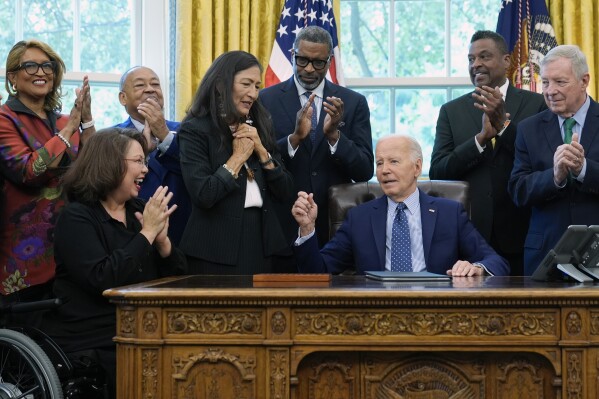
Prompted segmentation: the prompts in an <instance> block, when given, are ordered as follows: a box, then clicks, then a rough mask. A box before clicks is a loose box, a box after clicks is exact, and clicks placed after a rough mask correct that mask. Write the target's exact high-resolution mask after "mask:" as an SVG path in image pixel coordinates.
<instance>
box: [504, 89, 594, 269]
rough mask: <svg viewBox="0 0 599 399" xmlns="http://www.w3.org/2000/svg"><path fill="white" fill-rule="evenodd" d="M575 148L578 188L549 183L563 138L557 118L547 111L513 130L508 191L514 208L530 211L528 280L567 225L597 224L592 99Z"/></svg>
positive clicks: (526, 251)
mask: <svg viewBox="0 0 599 399" xmlns="http://www.w3.org/2000/svg"><path fill="white" fill-rule="evenodd" d="M581 136H582V137H581V141H580V144H582V146H583V148H584V153H585V158H586V162H587V169H586V174H585V178H584V182H583V183H579V182H578V181H577V180H571V181H568V183H567V184H566V187H564V188H561V189H560V188H557V187H556V186H555V184H554V182H553V154H554V153H555V150H556V149H557V147H559V146H560V145H562V144H563V143H564V142H563V139H562V136H561V131H560V127H559V122H558V118H557V115H556V114H554V113H553V112H551V111H550V110H546V111H544V112H542V113H540V114H538V115H535V116H532V117H530V118H528V119H526V120H524V121H522V122H520V124H519V125H518V135H517V138H516V159H515V161H514V170H513V171H512V176H511V178H510V182H509V192H510V195H511V196H512V198H513V200H514V202H515V203H516V204H517V205H519V206H530V207H532V216H531V219H530V229H529V231H528V235H527V236H526V242H525V245H524V268H525V274H527V275H531V274H532V273H533V272H534V270H535V269H536V268H537V266H538V265H539V264H540V263H541V261H542V260H543V257H544V256H545V255H546V254H547V252H548V251H549V250H550V249H551V248H553V246H554V245H555V244H556V243H557V241H558V240H559V238H560V237H561V235H562V234H563V233H564V232H565V231H566V229H567V227H568V226H569V225H571V224H584V225H591V224H599V137H598V136H599V104H597V103H596V102H595V101H593V100H592V99H591V105H590V107H589V110H588V113H587V117H586V120H585V121H584V127H583V130H582V135H581Z"/></svg>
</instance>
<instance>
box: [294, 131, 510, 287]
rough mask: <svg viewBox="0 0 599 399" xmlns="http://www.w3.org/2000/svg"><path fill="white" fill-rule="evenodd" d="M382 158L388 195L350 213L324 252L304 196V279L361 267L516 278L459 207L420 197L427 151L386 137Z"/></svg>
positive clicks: (309, 199)
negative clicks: (423, 162) (419, 183)
mask: <svg viewBox="0 0 599 399" xmlns="http://www.w3.org/2000/svg"><path fill="white" fill-rule="evenodd" d="M375 158H376V177H377V179H378V181H379V183H380V185H381V188H382V190H383V192H384V193H385V195H384V196H382V197H380V198H377V199H375V200H372V201H369V202H366V203H364V204H361V205H359V206H357V207H355V208H352V209H350V210H349V212H348V216H347V218H346V220H345V221H344V222H343V224H342V225H341V227H340V228H339V230H338V231H337V233H336V234H335V236H334V237H333V238H332V239H331V241H329V242H328V243H327V244H326V245H325V246H324V248H322V249H321V250H320V251H319V250H318V246H317V242H316V239H315V237H314V228H315V220H316V217H317V213H318V211H317V209H318V206H317V205H316V203H315V202H314V199H313V196H312V194H307V193H305V192H300V193H299V196H298V199H297V200H296V202H295V204H294V205H293V209H292V214H293V216H294V217H295V220H296V221H297V223H298V224H299V226H300V229H299V238H298V239H297V241H296V242H295V246H294V250H295V254H296V258H297V261H298V266H299V269H300V271H301V272H308V273H341V272H343V271H344V270H346V269H349V268H352V267H354V266H355V268H356V270H357V271H358V273H364V271H367V270H391V271H415V272H417V271H424V270H426V271H429V272H432V273H439V274H445V273H447V274H449V275H452V276H477V275H483V274H485V273H488V274H492V275H496V276H497V275H508V274H509V266H508V264H507V262H506V261H505V259H503V258H502V257H500V256H499V255H497V253H495V251H494V250H493V249H492V248H491V247H490V246H489V245H488V244H487V243H486V241H485V240H484V238H483V237H482V236H481V235H480V233H479V232H478V231H477V230H476V229H475V228H474V226H473V225H472V223H471V222H470V220H469V219H468V215H467V213H466V211H465V210H464V207H463V206H462V205H461V204H460V203H459V202H456V201H452V200H448V199H444V198H437V197H431V196H429V195H427V194H425V193H423V192H421V191H420V190H418V187H417V179H418V176H420V173H421V172H422V149H421V148H420V145H419V144H418V142H417V141H416V140H414V139H413V138H411V137H409V136H403V135H392V136H387V137H384V138H382V139H380V140H379V141H378V144H377V147H376V154H375ZM406 219H407V221H406ZM406 222H407V223H406Z"/></svg>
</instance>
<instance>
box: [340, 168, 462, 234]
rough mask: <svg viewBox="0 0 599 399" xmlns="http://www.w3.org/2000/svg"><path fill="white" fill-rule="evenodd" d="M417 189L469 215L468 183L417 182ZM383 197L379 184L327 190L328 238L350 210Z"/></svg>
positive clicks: (449, 181)
mask: <svg viewBox="0 0 599 399" xmlns="http://www.w3.org/2000/svg"><path fill="white" fill-rule="evenodd" d="M418 188H419V189H421V190H422V191H424V192H425V193H427V194H428V195H432V196H434V197H442V198H448V199H452V200H455V201H459V202H461V203H462V205H463V206H464V208H465V209H466V212H468V215H470V198H469V196H468V183H467V182H464V181H455V180H419V181H418ZM381 195H383V190H382V189H381V186H380V185H379V183H376V182H360V183H346V184H338V185H336V186H331V187H330V188H329V228H330V230H329V231H330V234H329V238H332V237H333V235H335V232H336V231H337V229H338V228H339V226H341V223H343V220H344V219H345V215H346V214H347V211H349V209H350V208H353V207H354V206H356V205H359V204H361V203H363V202H367V201H370V200H373V199H375V198H377V197H380V196H381Z"/></svg>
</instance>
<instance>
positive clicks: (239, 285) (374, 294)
mask: <svg viewBox="0 0 599 399" xmlns="http://www.w3.org/2000/svg"><path fill="white" fill-rule="evenodd" d="M104 295H105V296H107V297H109V298H110V299H111V300H112V301H114V302H121V303H122V302H127V301H136V300H141V301H147V300H174V301H179V300H185V299H187V300H192V302H195V301H203V300H221V301H227V302H229V303H233V302H235V301H242V300H243V301H247V300H256V301H257V300H260V301H267V300H269V299H276V300H289V299H294V300H302V301H312V302H319V301H320V302H322V303H324V302H325V301H327V300H331V299H335V300H344V299H345V300H349V299H351V300H358V299H360V300H387V299H392V300H408V299H409V300H425V299H428V300H431V299H435V300H436V301H442V300H462V301H463V300H466V301H476V300H497V299H503V300H518V301H523V302H524V301H526V300H533V299H534V301H547V304H550V303H552V302H553V301H564V300H566V301H569V300H574V301H580V300H584V301H592V302H593V303H594V302H597V304H599V285H595V284H592V283H591V284H589V283H587V284H582V283H574V282H563V281H556V282H537V281H533V280H532V279H530V278H529V277H491V276H487V277H461V278H453V279H452V280H450V281H423V282H414V281H411V282H396V281H395V282H381V281H376V280H371V279H368V278H366V277H364V276H333V277H332V279H331V281H330V283H327V284H326V285H323V284H322V283H320V284H318V285H317V284H315V285H312V286H311V285H310V284H297V285H294V284H293V283H291V284H288V285H285V286H276V284H275V286H268V287H264V286H260V287H257V286H255V285H254V283H253V279H252V276H206V275H196V276H180V277H169V278H164V279H160V280H154V281H149V282H146V283H142V284H136V285H130V286H126V287H118V288H114V289H110V290H107V291H105V292H104Z"/></svg>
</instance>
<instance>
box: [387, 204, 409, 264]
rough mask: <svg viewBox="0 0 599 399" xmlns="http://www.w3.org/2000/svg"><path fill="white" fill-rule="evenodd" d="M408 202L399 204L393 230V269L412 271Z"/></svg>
mask: <svg viewBox="0 0 599 399" xmlns="http://www.w3.org/2000/svg"><path fill="white" fill-rule="evenodd" d="M406 208H407V207H406V204H404V203H403V202H400V203H399V204H397V209H396V211H395V219H393V229H392V230H391V271H393V272H411V271H412V249H411V245H410V228H409V227H408V217H407V216H406V212H405V209H406Z"/></svg>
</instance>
